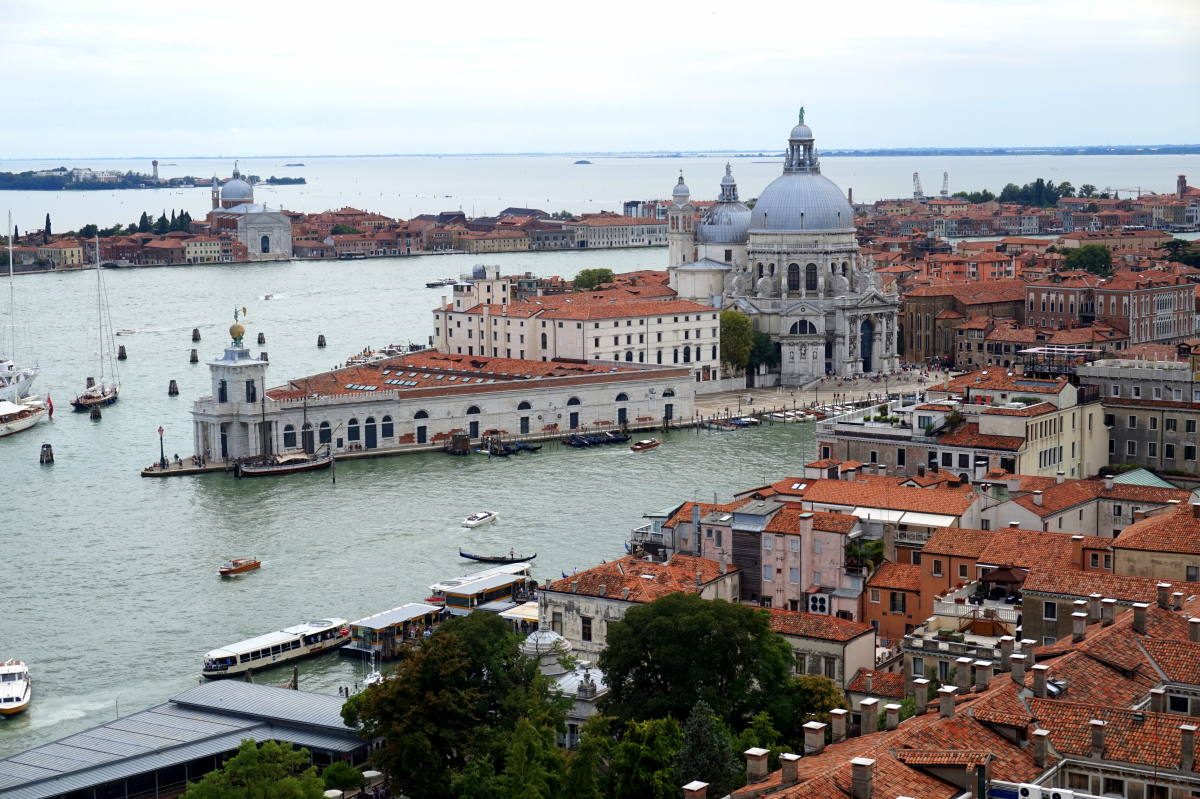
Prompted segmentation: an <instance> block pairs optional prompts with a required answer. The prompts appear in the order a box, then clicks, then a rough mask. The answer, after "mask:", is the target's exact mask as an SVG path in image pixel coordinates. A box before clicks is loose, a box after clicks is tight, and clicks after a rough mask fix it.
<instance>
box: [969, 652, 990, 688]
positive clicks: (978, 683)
mask: <svg viewBox="0 0 1200 799" xmlns="http://www.w3.org/2000/svg"><path fill="white" fill-rule="evenodd" d="M971 670H972V671H973V672H974V673H975V690H976V691H982V690H983V689H985V688H987V685H988V682H989V681H990V680H991V679H992V661H990V660H977V661H975V662H974V663H972V664H971Z"/></svg>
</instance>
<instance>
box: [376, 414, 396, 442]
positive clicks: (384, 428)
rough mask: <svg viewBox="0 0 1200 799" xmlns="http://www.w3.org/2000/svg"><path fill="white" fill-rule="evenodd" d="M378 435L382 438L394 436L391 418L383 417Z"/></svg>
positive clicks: (394, 429)
mask: <svg viewBox="0 0 1200 799" xmlns="http://www.w3.org/2000/svg"><path fill="white" fill-rule="evenodd" d="M379 434H380V435H381V436H383V437H384V438H391V437H392V436H394V435H396V428H395V425H393V424H392V417H390V416H385V417H383V423H382V424H381V425H380V427H379Z"/></svg>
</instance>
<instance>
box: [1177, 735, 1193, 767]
mask: <svg viewBox="0 0 1200 799" xmlns="http://www.w3.org/2000/svg"><path fill="white" fill-rule="evenodd" d="M1179 734H1180V741H1179V768H1180V769H1181V770H1182V771H1187V772H1191V770H1192V768H1193V767H1195V765H1196V725H1195V724H1180V725H1179Z"/></svg>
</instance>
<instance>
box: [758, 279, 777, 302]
mask: <svg viewBox="0 0 1200 799" xmlns="http://www.w3.org/2000/svg"><path fill="white" fill-rule="evenodd" d="M754 293H755V294H756V295H757V296H759V297H778V296H779V287H778V285H776V281H775V278H774V276H772V275H764V276H763V277H760V278H759V279H758V284H757V285H756V286H755V292H754Z"/></svg>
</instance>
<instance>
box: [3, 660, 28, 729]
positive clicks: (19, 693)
mask: <svg viewBox="0 0 1200 799" xmlns="http://www.w3.org/2000/svg"><path fill="white" fill-rule="evenodd" d="M32 701H33V678H32V677H30V676H29V668H28V667H27V666H26V665H25V663H24V662H23V661H20V660H15V659H9V660H6V661H4V662H3V663H0V716H15V715H17V714H18V713H21V712H23V711H24V710H25V709H26V708H28V707H29V703H30V702H32Z"/></svg>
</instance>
